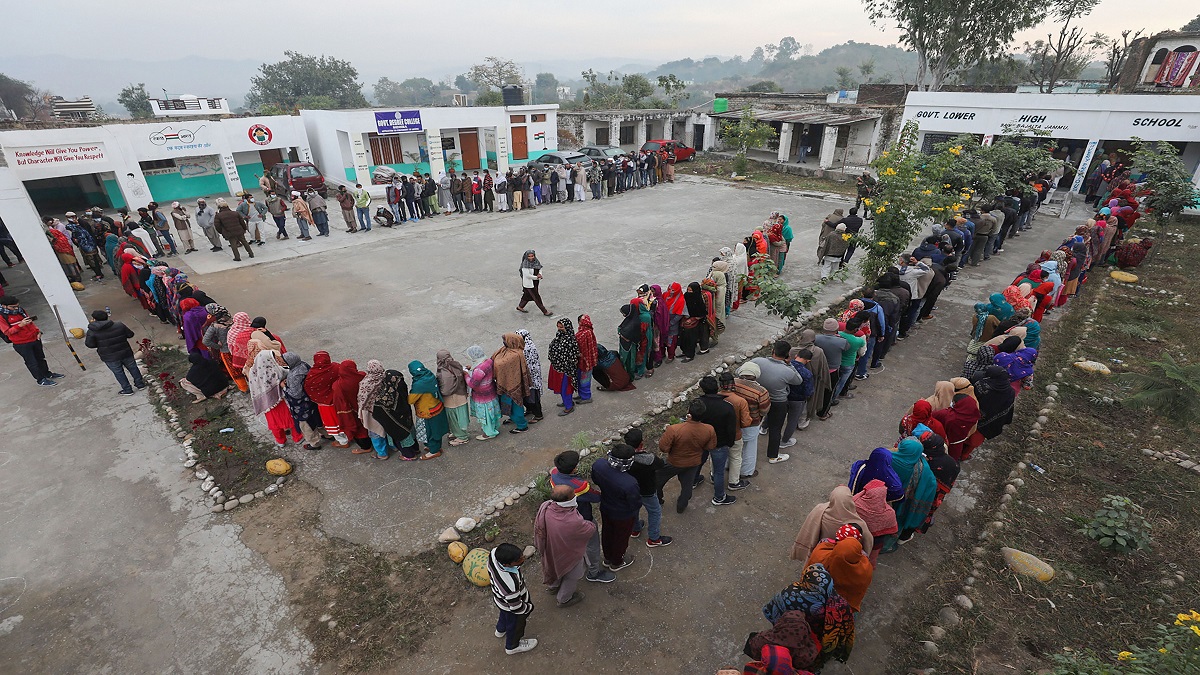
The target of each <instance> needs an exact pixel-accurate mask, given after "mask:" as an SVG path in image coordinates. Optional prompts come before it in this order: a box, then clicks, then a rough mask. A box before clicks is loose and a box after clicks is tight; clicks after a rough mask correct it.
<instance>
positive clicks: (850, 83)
mask: <svg viewBox="0 0 1200 675" xmlns="http://www.w3.org/2000/svg"><path fill="white" fill-rule="evenodd" d="M834 72H835V73H837V84H836V85H835V86H837V88H838V89H843V90H844V89H853V88H854V71H853V70H851V69H850V68H849V67H847V66H838V67H837V69H836V70H835V71H834Z"/></svg>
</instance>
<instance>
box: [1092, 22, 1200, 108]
mask: <svg viewBox="0 0 1200 675" xmlns="http://www.w3.org/2000/svg"><path fill="white" fill-rule="evenodd" d="M1196 18H1197V20H1200V17H1196ZM1144 30H1146V29H1145V28H1139V29H1138V31H1137V32H1136V33H1135V32H1133V31H1132V30H1130V29H1128V28H1126V29H1125V30H1123V31H1121V35H1120V37H1115V38H1110V39H1109V40H1108V46H1107V47H1106V49H1105V56H1104V79H1105V81H1106V82H1107V83H1108V87H1107V90H1108V91H1112V90H1113V89H1116V88H1117V81H1118V80H1120V79H1121V71H1122V70H1124V68H1125V63H1126V62H1127V61H1129V45H1130V44H1132V43H1133V41H1134V40H1136V39H1138V38H1139V37H1141V36H1142V31H1144Z"/></svg>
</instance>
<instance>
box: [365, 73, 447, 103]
mask: <svg viewBox="0 0 1200 675" xmlns="http://www.w3.org/2000/svg"><path fill="white" fill-rule="evenodd" d="M441 90H442V87H440V86H439V85H436V84H434V83H433V80H430V79H429V78H425V77H410V78H408V79H407V80H405V81H403V82H396V81H394V80H392V79H391V78H388V77H381V78H379V81H378V82H376V83H375V86H374V87H373V92H374V97H375V103H376V104H378V105H386V106H397V105H431V104H433V103H435V102H436V101H437V96H438V94H439V93H441Z"/></svg>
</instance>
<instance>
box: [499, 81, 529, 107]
mask: <svg viewBox="0 0 1200 675" xmlns="http://www.w3.org/2000/svg"><path fill="white" fill-rule="evenodd" d="M500 91H501V93H502V94H503V95H504V105H505V106H510V105H525V90H524V89H522V88H521V87H519V86H517V85H515V84H506V85H504V88H502V89H501V90H500Z"/></svg>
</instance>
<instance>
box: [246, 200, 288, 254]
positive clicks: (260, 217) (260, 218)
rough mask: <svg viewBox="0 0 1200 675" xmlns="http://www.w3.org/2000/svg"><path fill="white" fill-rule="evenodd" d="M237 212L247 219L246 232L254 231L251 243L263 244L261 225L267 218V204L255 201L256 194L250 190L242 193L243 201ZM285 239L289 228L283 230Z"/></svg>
mask: <svg viewBox="0 0 1200 675" xmlns="http://www.w3.org/2000/svg"><path fill="white" fill-rule="evenodd" d="M237 212H238V213H239V214H241V216H242V218H244V219H245V220H246V232H247V233H249V232H253V233H254V238H253V239H251V240H250V243H251V244H258V245H259V246H262V245H263V240H262V231H261V230H260V229H259V225H260V224H262V223H264V222H266V220H267V212H268V210H267V206H266V205H265V204H258V203H255V201H254V195H251V194H250V193H249V192H244V193H242V201H241V202H240V203H238V206H237ZM283 237H284V239H286V238H287V230H286V229H285V230H284V231H283Z"/></svg>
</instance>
